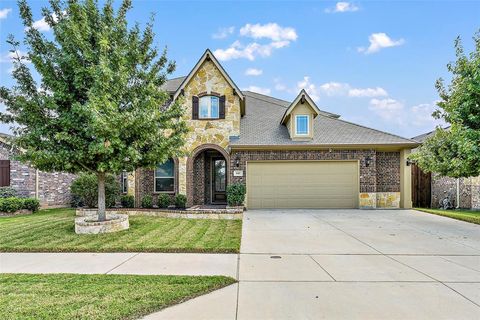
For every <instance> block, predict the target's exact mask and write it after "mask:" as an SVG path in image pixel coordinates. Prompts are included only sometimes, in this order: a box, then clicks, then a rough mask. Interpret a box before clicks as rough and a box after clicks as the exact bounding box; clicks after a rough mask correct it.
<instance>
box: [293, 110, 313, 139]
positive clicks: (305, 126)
mask: <svg viewBox="0 0 480 320" xmlns="http://www.w3.org/2000/svg"><path fill="white" fill-rule="evenodd" d="M309 122H310V117H309V116H308V115H304V114H302V115H296V116H295V134H296V135H299V136H307V135H308V134H309V128H310V123H309Z"/></svg>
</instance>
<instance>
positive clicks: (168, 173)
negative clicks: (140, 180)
mask: <svg viewBox="0 0 480 320" xmlns="http://www.w3.org/2000/svg"><path fill="white" fill-rule="evenodd" d="M154 179H155V186H154V187H155V192H175V163H174V162H173V159H168V160H167V161H166V162H165V163H162V164H159V165H158V166H157V168H156V169H155V178H154Z"/></svg>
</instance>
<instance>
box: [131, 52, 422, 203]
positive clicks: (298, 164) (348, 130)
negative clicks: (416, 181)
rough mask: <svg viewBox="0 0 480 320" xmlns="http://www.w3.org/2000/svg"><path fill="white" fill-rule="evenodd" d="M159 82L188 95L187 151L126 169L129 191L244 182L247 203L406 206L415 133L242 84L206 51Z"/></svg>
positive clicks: (215, 192)
mask: <svg viewBox="0 0 480 320" xmlns="http://www.w3.org/2000/svg"><path fill="white" fill-rule="evenodd" d="M165 90H166V91H168V92H169V93H170V94H171V97H172V99H178V98H179V97H180V96H181V97H182V99H184V100H183V101H185V104H184V107H185V115H184V118H185V120H186V121H187V122H188V124H189V127H190V129H191V130H190V133H189V134H188V136H187V144H186V150H187V155H186V156H185V157H182V158H179V159H170V160H169V161H167V162H166V163H163V164H159V165H158V167H157V168H156V170H147V169H138V170H136V171H135V172H132V173H128V174H125V175H124V177H123V179H122V182H123V190H124V192H126V193H130V194H133V195H135V198H136V202H137V204H139V203H140V201H141V199H142V197H144V196H145V195H147V194H149V195H153V196H154V198H156V197H157V196H158V194H160V193H168V194H172V195H173V194H178V193H180V194H185V195H186V196H187V199H188V203H187V204H188V205H189V206H192V205H209V204H224V203H225V201H226V193H225V190H226V186H227V185H228V184H230V183H236V182H240V183H244V184H246V187H247V198H246V203H245V205H246V206H247V208H376V207H377V208H399V207H401V208H409V207H411V186H410V183H411V182H410V168H409V166H408V163H407V161H406V156H407V155H408V154H409V152H410V149H412V148H414V147H416V146H417V145H418V143H417V142H416V141H414V140H411V139H406V138H402V137H399V136H396V135H393V134H389V133H385V132H381V131H378V130H374V129H370V128H367V127H364V126H361V125H357V124H354V123H350V122H347V121H343V120H341V119H340V116H339V115H336V114H333V113H329V112H326V111H323V110H320V109H319V108H318V107H317V105H316V104H315V102H314V101H313V100H312V99H311V98H310V97H309V95H308V94H307V92H305V91H304V90H302V91H301V92H299V94H298V96H297V97H296V98H295V99H294V100H293V101H290V102H289V101H284V100H281V99H276V98H273V97H269V96H265V95H262V94H258V93H254V92H249V91H242V90H240V89H239V88H238V87H237V85H236V84H235V82H234V81H233V80H232V79H231V78H230V76H229V75H228V74H227V73H226V71H225V70H224V69H223V67H222V66H221V65H220V63H219V62H218V61H217V59H216V58H215V56H214V55H213V54H212V52H211V51H210V50H207V51H205V53H204V54H203V55H202V57H201V58H200V60H199V61H198V62H197V64H196V65H195V66H194V67H193V69H192V70H191V72H190V73H189V74H188V75H187V76H186V77H180V78H176V79H172V80H169V81H168V82H167V83H166V84H165Z"/></svg>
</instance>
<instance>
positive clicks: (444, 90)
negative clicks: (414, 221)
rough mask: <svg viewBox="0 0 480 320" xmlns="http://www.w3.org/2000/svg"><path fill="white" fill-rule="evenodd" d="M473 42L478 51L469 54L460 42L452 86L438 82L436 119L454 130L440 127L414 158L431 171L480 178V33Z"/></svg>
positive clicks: (457, 46)
mask: <svg viewBox="0 0 480 320" xmlns="http://www.w3.org/2000/svg"><path fill="white" fill-rule="evenodd" d="M473 40H474V44H475V48H474V50H473V51H472V52H471V53H470V54H468V55H467V54H465V51H464V48H463V46H462V43H461V40H460V38H457V39H456V41H455V50H456V58H457V59H456V61H455V62H452V63H449V64H448V65H447V68H448V71H449V72H451V73H452V80H451V83H450V84H449V85H448V86H445V84H444V81H443V80H442V79H439V80H438V81H437V83H436V88H437V90H438V92H439V95H440V101H439V102H438V104H437V105H438V109H437V110H436V111H435V112H434V114H433V116H434V117H435V118H437V119H443V120H444V121H445V122H446V123H448V124H450V127H449V128H448V129H441V128H437V130H436V131H435V133H434V134H433V135H432V136H431V137H429V138H428V139H426V141H425V142H424V143H423V145H422V146H421V147H420V148H419V149H418V152H416V153H414V154H413V155H412V156H411V158H412V159H414V160H415V161H416V162H417V164H418V165H419V166H420V168H422V169H423V170H425V171H427V172H437V173H440V174H442V175H445V176H449V177H454V178H459V177H471V176H478V175H480V32H477V34H476V35H475V36H474V37H473Z"/></svg>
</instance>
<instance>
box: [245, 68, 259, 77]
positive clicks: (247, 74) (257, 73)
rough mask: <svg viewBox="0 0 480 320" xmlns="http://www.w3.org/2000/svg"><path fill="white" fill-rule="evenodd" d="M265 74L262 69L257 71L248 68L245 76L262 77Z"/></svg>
mask: <svg viewBox="0 0 480 320" xmlns="http://www.w3.org/2000/svg"><path fill="white" fill-rule="evenodd" d="M262 73H263V70H262V69H255V68H248V69H247V70H245V75H246V76H254V77H256V76H260V75H262Z"/></svg>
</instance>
